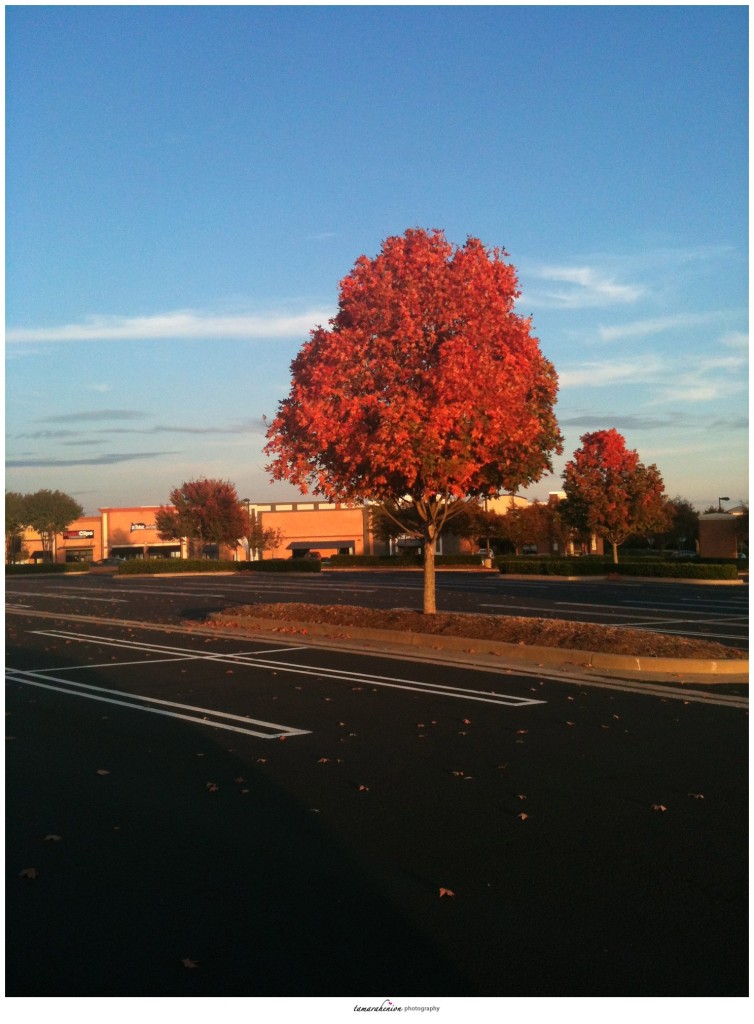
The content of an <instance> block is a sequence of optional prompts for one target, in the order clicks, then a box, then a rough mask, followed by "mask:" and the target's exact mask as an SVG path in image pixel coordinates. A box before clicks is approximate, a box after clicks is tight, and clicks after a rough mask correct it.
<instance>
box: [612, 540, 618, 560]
mask: <svg viewBox="0 0 754 1024" xmlns="http://www.w3.org/2000/svg"><path fill="white" fill-rule="evenodd" d="M617 564H618V545H617V544H616V543H615V541H613V565H617Z"/></svg>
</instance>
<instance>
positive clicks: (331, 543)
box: [286, 540, 355, 551]
mask: <svg viewBox="0 0 754 1024" xmlns="http://www.w3.org/2000/svg"><path fill="white" fill-rule="evenodd" d="M354 546H355V542H354V541H352V540H294V541H291V543H290V544H289V545H288V547H287V549H286V550H288V551H310V550H311V549H312V548H352V547H354Z"/></svg>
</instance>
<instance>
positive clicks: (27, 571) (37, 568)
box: [5, 562, 89, 576]
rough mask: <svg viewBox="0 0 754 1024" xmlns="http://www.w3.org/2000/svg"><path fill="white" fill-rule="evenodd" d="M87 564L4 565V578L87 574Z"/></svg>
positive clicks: (28, 563) (41, 563)
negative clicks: (72, 573)
mask: <svg viewBox="0 0 754 1024" xmlns="http://www.w3.org/2000/svg"><path fill="white" fill-rule="evenodd" d="M88 570H89V563H88V562H54V563H53V562H39V563H38V564H36V565H35V564H34V563H33V562H24V563H22V564H20V565H6V566H5V575H6V576H41V575H43V574H44V573H50V572H57V573H60V572H87V571H88Z"/></svg>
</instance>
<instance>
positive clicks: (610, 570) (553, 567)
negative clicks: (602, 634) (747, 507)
mask: <svg viewBox="0 0 754 1024" xmlns="http://www.w3.org/2000/svg"><path fill="white" fill-rule="evenodd" d="M497 565H498V568H499V569H500V572H501V573H504V574H511V573H512V574H520V575H533V576H649V577H652V576H655V577H663V578H667V579H671V578H672V579H686V580H735V579H737V578H738V570H737V569H736V566H735V564H720V563H714V564H707V565H703V564H700V563H698V562H654V561H651V562H619V563H618V565H613V564H612V563H611V562H608V561H605V560H604V559H592V558H574V559H573V560H566V559H554V558H550V559H538V558H530V559H512V558H500V559H498V561H497Z"/></svg>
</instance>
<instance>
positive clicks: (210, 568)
mask: <svg viewBox="0 0 754 1024" xmlns="http://www.w3.org/2000/svg"><path fill="white" fill-rule="evenodd" d="M320 569H321V566H320V563H319V559H316V558H270V559H268V560H266V561H261V562H226V561H219V560H212V559H206V558H146V559H144V558H129V559H128V561H126V562H122V563H121V565H120V566H119V567H118V573H119V575H123V576H130V575H140V576H141V575H144V574H146V573H148V574H150V575H158V574H159V573H168V572H169V573H174V572H319V571H320Z"/></svg>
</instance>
